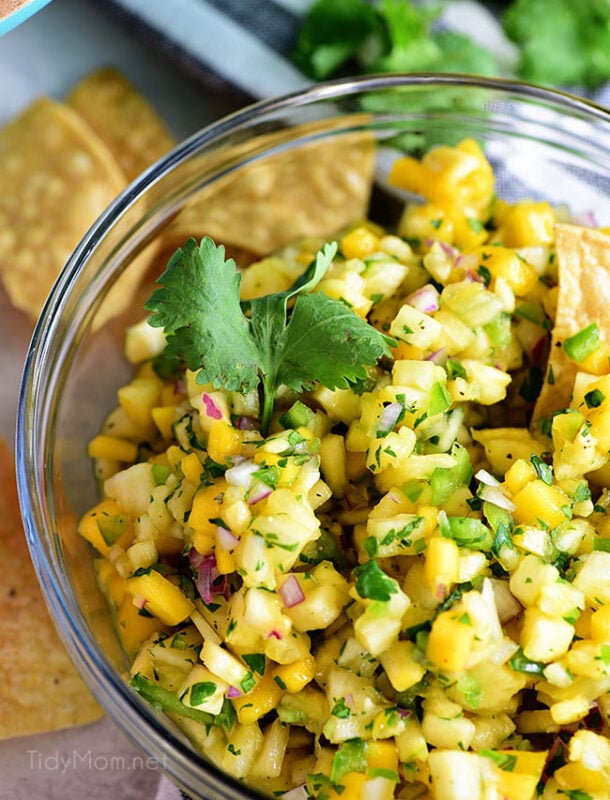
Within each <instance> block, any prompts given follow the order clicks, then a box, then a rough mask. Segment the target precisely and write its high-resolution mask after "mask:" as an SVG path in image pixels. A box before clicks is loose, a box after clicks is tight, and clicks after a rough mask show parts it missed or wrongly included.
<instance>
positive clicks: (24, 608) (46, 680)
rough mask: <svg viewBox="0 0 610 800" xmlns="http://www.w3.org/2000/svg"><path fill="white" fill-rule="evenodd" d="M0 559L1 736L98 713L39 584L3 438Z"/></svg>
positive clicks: (53, 726) (31, 731)
mask: <svg viewBox="0 0 610 800" xmlns="http://www.w3.org/2000/svg"><path fill="white" fill-rule="evenodd" d="M0 563H1V564H2V567H3V568H2V572H1V573H0V639H1V640H2V645H1V646H0V739H7V738H10V737H13V736H25V735H29V734H35V733H43V732H45V731H52V730H58V729H60V728H67V727H69V726H72V725H82V724H84V723H87V722H91V721H93V720H95V719H98V718H99V717H100V716H101V715H102V713H103V712H102V709H101V708H100V707H99V706H98V704H97V703H96V702H95V700H94V699H93V697H92V696H91V694H90V693H89V690H88V689H87V687H86V686H85V684H84V683H83V681H82V679H81V678H80V676H79V674H78V672H77V670H76V668H75V667H74V665H73V664H72V662H71V661H70V659H69V657H68V655H67V653H66V651H65V650H64V647H63V645H62V643H61V641H60V639H59V636H58V635H57V632H56V630H55V627H54V625H53V623H52V622H51V619H50V617H49V615H48V613H47V609H46V606H45V604H44V601H43V599H42V595H41V593H40V590H39V588H38V582H37V580H36V575H35V573H34V567H33V565H32V562H31V560H30V555H29V551H28V547H27V543H26V540H25V534H24V531H23V527H22V524H21V518H20V515H19V506H18V502H17V487H16V482H15V469H14V465H13V460H12V457H11V455H10V453H9V451H8V448H7V446H6V443H5V442H4V441H3V440H2V439H0Z"/></svg>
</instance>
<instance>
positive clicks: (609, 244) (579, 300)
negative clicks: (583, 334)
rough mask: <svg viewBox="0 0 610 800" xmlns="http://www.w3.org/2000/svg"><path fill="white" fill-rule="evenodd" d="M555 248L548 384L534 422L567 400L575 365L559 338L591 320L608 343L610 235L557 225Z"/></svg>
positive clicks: (544, 389) (575, 370)
mask: <svg viewBox="0 0 610 800" xmlns="http://www.w3.org/2000/svg"><path fill="white" fill-rule="evenodd" d="M555 249H556V258H557V268H558V271H559V296H558V299H557V313H556V316H555V326H554V328H553V334H552V340H551V352H550V356H549V362H548V369H547V378H548V375H549V371H551V373H552V375H553V383H552V384H550V383H549V382H548V379H547V380H545V382H544V384H543V387H542V391H541V392H540V396H539V397H538V400H537V402H536V407H535V409H534V415H533V420H534V421H536V420H540V419H542V418H543V417H548V416H549V415H550V414H552V413H553V412H554V411H557V410H559V409H561V408H566V407H567V406H568V405H569V404H570V398H571V396H572V390H573V388H574V379H575V378H576V373H577V372H578V364H575V363H574V362H573V361H570V359H569V358H568V357H567V356H566V354H565V352H564V350H563V347H562V344H563V342H564V341H565V340H566V339H567V338H568V337H570V336H573V335H574V334H575V333H578V332H579V331H581V330H583V328H586V327H587V326H588V325H591V324H592V323H594V322H596V323H597V325H598V327H599V332H600V338H601V340H602V341H603V342H605V343H606V344H610V236H607V235H606V234H604V233H602V232H601V231H599V230H597V229H595V228H583V227H580V226H578V225H557V226H556V227H555Z"/></svg>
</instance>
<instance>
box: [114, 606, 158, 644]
mask: <svg viewBox="0 0 610 800" xmlns="http://www.w3.org/2000/svg"><path fill="white" fill-rule="evenodd" d="M117 628H118V629H119V634H120V637H121V641H122V642H123V647H124V648H125V650H127V652H128V653H132V652H135V651H136V650H138V649H139V647H140V645H141V644H142V643H143V642H145V641H146V639H148V638H149V636H151V634H153V633H156V632H157V631H160V630H163V622H162V621H161V620H160V619H159V618H158V617H150V616H146V615H145V614H142V613H140V609H139V608H137V606H135V605H134V603H133V595H132V594H131V593H130V592H127V593H126V594H125V595H124V597H123V600H122V602H121V605H120V606H119V608H118V610H117Z"/></svg>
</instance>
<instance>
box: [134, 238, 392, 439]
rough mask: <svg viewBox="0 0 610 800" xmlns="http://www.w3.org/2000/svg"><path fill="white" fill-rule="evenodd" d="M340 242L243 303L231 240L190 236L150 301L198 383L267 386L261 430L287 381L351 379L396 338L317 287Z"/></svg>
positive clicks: (247, 388) (293, 384)
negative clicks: (288, 280) (228, 251)
mask: <svg viewBox="0 0 610 800" xmlns="http://www.w3.org/2000/svg"><path fill="white" fill-rule="evenodd" d="M336 251H337V245H336V243H332V244H326V245H325V246H324V248H323V249H322V250H321V251H320V252H319V253H318V254H317V256H316V259H315V261H314V262H313V264H312V265H311V266H310V267H309V268H308V269H307V270H306V272H305V273H304V274H303V276H301V278H300V279H299V280H297V281H296V282H295V284H294V285H293V286H292V287H291V288H290V289H288V290H287V291H285V292H277V293H275V294H270V295H266V296H264V297H258V298H254V299H252V300H250V301H248V302H247V303H244V304H241V303H240V298H239V284H240V276H239V273H238V272H237V270H236V266H235V262H234V261H233V259H227V260H225V249H224V247H223V246H222V245H220V246H217V245H216V244H215V243H214V242H213V241H212V239H210V238H209V237H206V238H204V239H202V241H201V243H200V244H199V245H198V244H197V242H196V241H195V240H194V239H189V240H188V241H187V242H186V244H185V245H184V247H183V248H180V249H178V250H177V251H176V252H175V253H174V255H173V256H172V257H171V259H170V260H169V263H168V265H167V269H166V270H165V272H164V273H163V274H162V275H161V277H160V278H159V280H158V284H159V287H160V288H158V289H156V290H155V291H154V292H153V293H152V295H151V297H150V299H149V300H148V302H147V303H146V306H145V307H146V309H147V310H148V311H151V312H152V316H151V317H150V319H149V322H150V324H151V325H152V326H154V327H163V328H164V329H165V333H166V336H167V345H166V347H165V350H164V352H163V354H162V358H161V360H162V362H165V366H166V367H167V365H168V364H171V365H174V366H175V365H178V364H184V365H185V366H186V367H187V368H188V369H190V370H193V371H197V382H198V383H200V384H207V383H212V384H213V385H214V386H215V387H216V388H220V387H224V388H225V389H228V390H231V391H239V392H241V393H243V394H247V393H248V392H251V391H252V390H254V389H257V388H259V389H260V391H261V393H262V414H261V429H262V431H263V433H266V432H267V430H268V428H269V424H270V422H271V417H272V414H273V408H274V403H275V397H276V394H277V391H278V389H279V388H280V386H287V387H288V388H290V389H292V390H293V391H295V392H303V391H306V390H308V389H310V388H312V387H313V386H314V385H315V383H316V381H317V382H319V383H321V384H323V385H324V386H326V387H327V388H328V389H337V388H339V389H345V388H347V387H348V386H349V385H350V383H352V382H354V381H358V380H361V379H363V378H365V377H366V375H367V373H366V366H367V365H370V364H375V363H376V362H377V360H378V359H379V358H381V357H382V356H383V355H389V353H390V350H389V348H390V346H391V345H393V344H394V340H393V339H391V338H390V337H388V336H385V335H384V334H382V333H380V332H379V331H378V330H376V329H375V328H373V327H372V326H371V325H369V324H368V323H367V322H365V321H364V320H363V319H361V318H360V317H358V316H357V315H356V314H355V313H354V312H353V311H352V310H351V309H350V308H348V307H347V306H346V305H345V304H344V303H342V302H341V301H339V300H334V299H332V298H330V297H328V296H327V295H325V294H323V293H321V292H312V290H313V289H314V288H315V287H316V286H317V284H318V283H319V282H320V280H321V278H322V277H323V276H324V274H325V273H326V271H327V269H328V267H329V266H330V264H331V263H332V260H333V258H334V256H335V253H336ZM290 301H294V302H293V303H291V302H290ZM242 305H243V307H242ZM244 310H245V311H246V313H244ZM161 366H163V365H162V364H161Z"/></svg>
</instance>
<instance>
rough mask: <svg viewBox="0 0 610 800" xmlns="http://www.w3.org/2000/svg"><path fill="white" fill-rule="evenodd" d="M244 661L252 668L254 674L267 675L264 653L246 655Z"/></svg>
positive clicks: (243, 656) (243, 657)
mask: <svg viewBox="0 0 610 800" xmlns="http://www.w3.org/2000/svg"><path fill="white" fill-rule="evenodd" d="M242 659H243V660H244V661H245V662H246V664H247V665H248V666H249V667H250V669H251V670H252V672H256V674H257V675H264V674H265V654H264V653H245V654H244V655H242Z"/></svg>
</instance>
